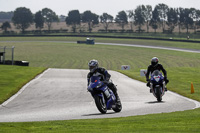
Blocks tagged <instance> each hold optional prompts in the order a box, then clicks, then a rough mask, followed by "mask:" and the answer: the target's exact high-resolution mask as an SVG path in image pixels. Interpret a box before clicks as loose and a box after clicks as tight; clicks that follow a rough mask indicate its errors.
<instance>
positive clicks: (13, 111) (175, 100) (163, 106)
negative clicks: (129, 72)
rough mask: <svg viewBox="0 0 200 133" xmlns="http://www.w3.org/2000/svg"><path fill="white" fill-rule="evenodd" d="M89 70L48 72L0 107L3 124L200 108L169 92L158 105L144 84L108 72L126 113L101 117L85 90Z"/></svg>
mask: <svg viewBox="0 0 200 133" xmlns="http://www.w3.org/2000/svg"><path fill="white" fill-rule="evenodd" d="M88 72H89V71H88V70H78V69H48V70H47V71H45V72H44V73H43V74H41V75H39V76H38V77H37V78H35V79H34V80H32V81H31V82H29V83H28V84H27V85H25V86H24V87H23V88H22V89H21V90H20V91H19V92H18V93H17V94H16V95H15V96H13V97H11V99H9V100H8V101H6V102H5V103H3V104H2V105H1V106H0V122H22V121H48V120H70V119H91V118H111V117H126V116H134V115H144V114H153V113H162V112H174V111H183V110H189V109H193V108H197V107H199V105H200V104H199V102H197V101H194V100H190V99H188V98H185V97H182V96H180V95H177V94H174V93H172V92H169V91H168V92H167V93H166V94H165V95H164V97H163V102H161V103H158V102H157V101H156V98H155V97H154V96H153V95H152V94H151V93H149V88H147V87H146V84H145V83H142V82H139V81H136V80H133V79H131V78H129V77H127V76H125V75H123V74H121V73H118V72H115V71H109V73H110V74H111V75H112V77H111V79H112V80H113V82H114V84H117V88H118V93H119V96H120V98H121V101H122V105H123V109H122V111H121V112H120V113H114V112H113V111H112V110H109V111H108V112H107V114H101V113H100V112H99V111H98V110H97V108H96V106H95V103H94V100H93V98H92V97H91V95H90V93H89V92H87V90H86V88H87V86H86V84H87V81H86V76H87V73H88Z"/></svg>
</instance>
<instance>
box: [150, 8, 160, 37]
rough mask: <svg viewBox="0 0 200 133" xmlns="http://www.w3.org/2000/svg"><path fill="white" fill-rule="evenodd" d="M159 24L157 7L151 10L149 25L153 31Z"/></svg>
mask: <svg viewBox="0 0 200 133" xmlns="http://www.w3.org/2000/svg"><path fill="white" fill-rule="evenodd" d="M159 24H160V18H159V14H158V10H157V8H154V11H153V12H152V18H151V20H150V25H151V26H152V28H153V29H154V30H155V33H156V30H157V28H158V26H159Z"/></svg>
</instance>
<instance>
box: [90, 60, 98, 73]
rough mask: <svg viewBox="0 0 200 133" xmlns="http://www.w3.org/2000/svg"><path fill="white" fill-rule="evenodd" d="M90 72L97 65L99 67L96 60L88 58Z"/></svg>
mask: <svg viewBox="0 0 200 133" xmlns="http://www.w3.org/2000/svg"><path fill="white" fill-rule="evenodd" d="M88 66H89V69H90V72H94V71H95V70H96V69H97V68H98V67H99V63H98V61H97V60H94V59H93V60H90V61H89V63H88Z"/></svg>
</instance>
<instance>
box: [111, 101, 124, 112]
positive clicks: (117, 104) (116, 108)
mask: <svg viewBox="0 0 200 133" xmlns="http://www.w3.org/2000/svg"><path fill="white" fill-rule="evenodd" d="M112 109H113V110H114V111H115V112H120V111H121V110H122V104H121V101H119V102H118V103H116V104H115V107H114V108H112Z"/></svg>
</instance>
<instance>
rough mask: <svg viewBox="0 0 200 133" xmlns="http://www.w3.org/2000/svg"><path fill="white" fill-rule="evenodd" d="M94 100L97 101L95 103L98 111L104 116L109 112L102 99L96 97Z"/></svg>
mask: <svg viewBox="0 0 200 133" xmlns="http://www.w3.org/2000/svg"><path fill="white" fill-rule="evenodd" d="M94 100H95V103H96V106H97V108H98V110H99V111H100V112H101V113H102V114H105V113H106V112H107V108H106V103H105V102H104V101H103V99H102V98H101V97H99V96H97V95H95V96H94Z"/></svg>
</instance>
